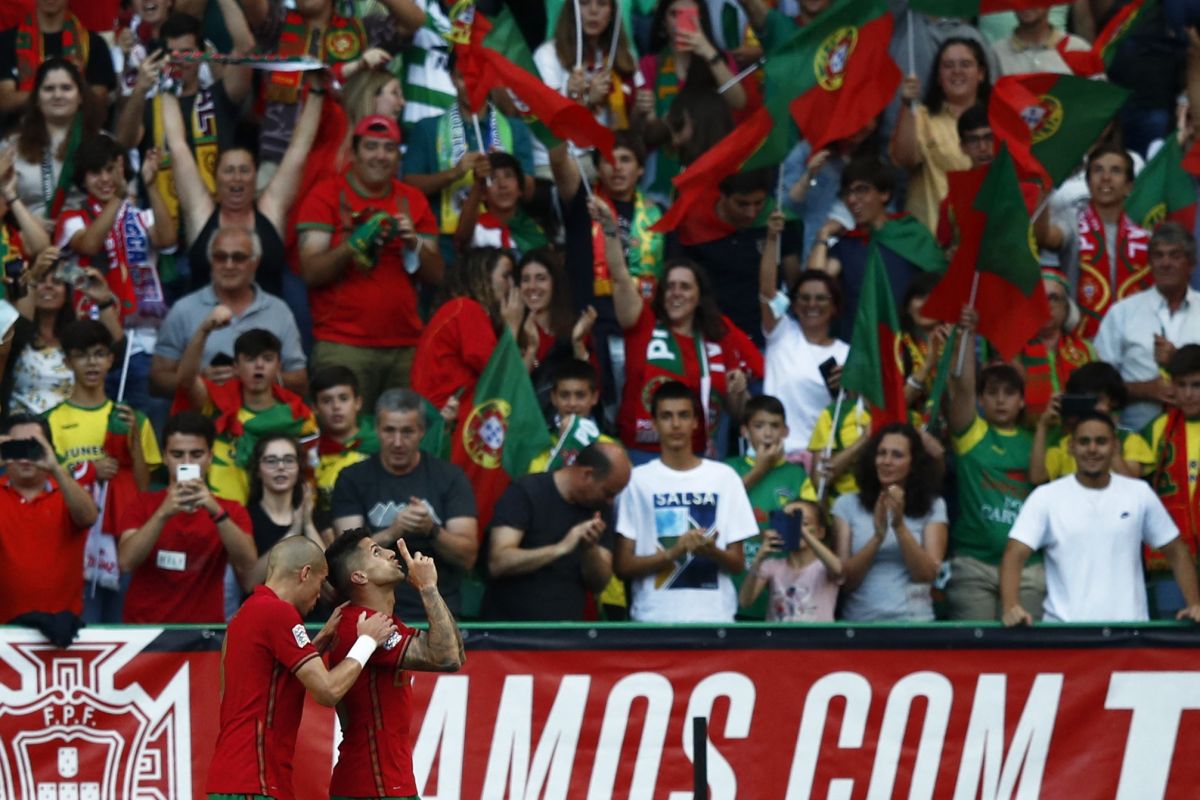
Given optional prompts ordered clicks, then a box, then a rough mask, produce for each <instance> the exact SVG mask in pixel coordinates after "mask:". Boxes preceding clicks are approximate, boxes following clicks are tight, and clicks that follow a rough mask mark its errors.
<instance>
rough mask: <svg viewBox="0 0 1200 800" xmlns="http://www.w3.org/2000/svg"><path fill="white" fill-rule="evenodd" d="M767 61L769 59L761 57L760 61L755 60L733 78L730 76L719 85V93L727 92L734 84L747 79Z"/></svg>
mask: <svg viewBox="0 0 1200 800" xmlns="http://www.w3.org/2000/svg"><path fill="white" fill-rule="evenodd" d="M766 61H767V60H766V59H765V58H760V59H759V60H758V61H755V62H754V63H753V64H751V65H750V66H748V67H746V68H745V69H744V70H742V71H741V72H739V73H738V74H737V75H734V76H733V77H732V78H730V79H729V80H727V81H725V82H724V83H722V84H721V85H720V86H719V87H717V94H725V92H726V91H727V90H729V89H732V88H733V87H734V86H737V85H738V84H739V83H741V82H742V81H744V80H746V78H748V77H749V76H750V75H752V74H754V71H755V70H756V69H758V68H759V67H761V66H762V65H763V64H765V63H766Z"/></svg>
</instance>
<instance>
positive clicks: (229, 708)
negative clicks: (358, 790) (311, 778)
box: [204, 586, 318, 800]
mask: <svg viewBox="0 0 1200 800" xmlns="http://www.w3.org/2000/svg"><path fill="white" fill-rule="evenodd" d="M317 657H318V654H317V649H316V648H315V647H313V644H312V642H311V641H309V638H308V632H307V631H306V630H305V628H304V621H303V620H301V619H300V612H299V611H297V610H296V607H295V606H293V605H292V604H291V603H288V602H285V601H283V600H280V599H279V595H277V594H275V592H273V591H271V590H270V589H268V588H267V587H266V586H258V587H255V589H254V593H253V594H251V595H250V597H249V598H247V600H246V602H245V603H243V604H242V607H241V608H240V609H238V612H237V614H235V615H234V617H233V619H232V620H230V622H229V628H228V630H227V631H226V633H225V646H224V648H223V649H222V653H221V684H222V687H221V733H220V734H219V735H218V736H217V748H216V752H215V753H214V754H213V760H212V764H211V765H210V766H209V768H208V783H207V785H206V786H205V789H204V791H205V792H208V793H222V794H263V795H267V796H269V797H275V798H279V800H285V799H286V798H291V797H292V754H293V753H294V752H295V750H296V731H297V729H298V728H299V727H300V715H301V714H302V713H303V711H304V684H302V683H300V680H299V679H298V678H297V677H296V670H298V669H300V667H301V666H302V665H303V664H304V663H305V662H307V661H308V660H309V659H312V658H317Z"/></svg>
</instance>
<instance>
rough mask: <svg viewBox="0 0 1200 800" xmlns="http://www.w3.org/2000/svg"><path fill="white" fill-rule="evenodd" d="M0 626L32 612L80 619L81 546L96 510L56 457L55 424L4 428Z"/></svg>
mask: <svg viewBox="0 0 1200 800" xmlns="http://www.w3.org/2000/svg"><path fill="white" fill-rule="evenodd" d="M0 430H2V431H3V433H0V459H2V463H3V465H4V470H5V472H4V476H3V477H0V520H3V523H2V524H0V559H3V563H4V564H5V566H6V568H7V569H8V574H7V575H6V576H5V578H4V591H2V592H0V624H2V623H5V622H8V621H9V620H11V619H12V618H13V617H16V616H20V615H21V614H25V613H27V612H29V611H50V612H56V611H71V612H73V613H75V614H81V613H83V578H82V573H81V568H82V566H83V546H84V542H85V541H86V540H87V531H88V528H89V527H90V526H91V524H92V523H93V522H95V521H96V514H97V512H96V504H95V503H93V502H92V496H91V495H90V494H89V493H88V492H87V490H86V489H83V488H82V487H80V485H79V484H78V483H76V482H75V479H74V478H72V477H71V473H70V472H69V471H67V470H66V469H64V468H63V467H62V466H61V465H60V464H59V463H58V459H57V458H55V457H54V448H53V447H52V446H51V445H50V424H49V423H48V422H46V420H44V419H41V418H38V417H32V416H29V415H25V414H15V415H13V416H11V417H9V418H8V419H7V420H5V422H4V427H3V428H2V429H0Z"/></svg>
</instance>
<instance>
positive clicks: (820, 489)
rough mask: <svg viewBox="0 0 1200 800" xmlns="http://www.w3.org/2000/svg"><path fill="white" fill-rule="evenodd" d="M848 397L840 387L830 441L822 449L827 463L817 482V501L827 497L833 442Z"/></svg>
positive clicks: (822, 456)
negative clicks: (843, 404)
mask: <svg viewBox="0 0 1200 800" xmlns="http://www.w3.org/2000/svg"><path fill="white" fill-rule="evenodd" d="M845 399H846V390H845V389H841V388H839V389H838V396H837V401H836V402H835V403H834V404H833V425H832V426H831V427H830V428H829V441H828V442H826V443H825V449H824V450H823V451H821V460H822V462H823V464H824V465H825V469H823V470H822V471H821V480H820V481H819V482H818V484H817V502H818V503H820V502H821V501H822V500H824V499H825V488H826V487H825V484H826V483H827V482H828V478H827V477H826V476H827V475H828V469H829V459H830V457H831V456H832V455H833V442H834V440H836V439H837V432H838V425H840V424H841V421H842V402H843V401H844V400H845Z"/></svg>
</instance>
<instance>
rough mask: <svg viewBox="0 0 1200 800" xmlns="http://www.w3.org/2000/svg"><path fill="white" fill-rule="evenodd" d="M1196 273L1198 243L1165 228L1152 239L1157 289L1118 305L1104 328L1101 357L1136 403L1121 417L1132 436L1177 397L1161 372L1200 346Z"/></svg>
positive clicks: (1099, 341) (1100, 338)
mask: <svg viewBox="0 0 1200 800" xmlns="http://www.w3.org/2000/svg"><path fill="white" fill-rule="evenodd" d="M1195 268H1196V239H1195V237H1193V236H1192V234H1191V233H1189V232H1188V231H1187V230H1185V229H1184V228H1183V227H1181V226H1180V225H1178V224H1176V223H1174V222H1164V223H1163V224H1162V225H1160V226H1159V227H1158V230H1156V231H1155V232H1154V235H1153V236H1152V237H1150V272H1151V275H1152V277H1153V279H1154V286H1153V288H1151V289H1147V290H1146V291H1144V292H1140V293H1139V294H1135V295H1133V296H1131V297H1127V298H1126V299H1124V300H1122V301H1121V302H1119V303H1117V304H1116V305H1114V306H1113V307H1112V308H1111V309H1109V311H1108V313H1107V314H1106V315H1105V317H1104V320H1103V321H1102V322H1101V323H1100V330H1099V332H1098V333H1097V334H1096V341H1095V345H1096V355H1098V356H1099V357H1100V360H1101V361H1107V362H1108V363H1109V364H1115V365H1116V366H1117V368H1118V369H1120V370H1121V377H1122V378H1124V379H1125V383H1126V385H1127V386H1128V387H1129V397H1130V399H1131V400H1133V401H1135V402H1131V403H1130V404H1129V405H1128V406H1126V408H1125V411H1124V413H1123V414H1122V415H1121V424H1122V426H1123V427H1126V428H1129V429H1130V430H1141V429H1142V428H1143V427H1145V426H1146V424H1147V423H1148V422H1150V420H1152V419H1154V418H1155V417H1156V416H1158V414H1160V413H1161V412H1162V406H1163V403H1169V402H1171V401H1172V399H1173V397H1174V394H1173V390H1172V388H1171V385H1170V384H1169V383H1168V382H1167V381H1166V380H1165V379H1164V378H1163V377H1162V375H1161V374H1160V372H1159V367H1165V366H1166V365H1167V362H1168V361H1170V360H1171V355H1172V354H1173V353H1174V352H1175V349H1176V348H1178V347H1182V346H1183V345H1185V344H1200V292H1198V291H1196V290H1195V289H1192V288H1190V287H1189V286H1188V282H1189V281H1190V279H1191V275H1192V271H1193V270H1195Z"/></svg>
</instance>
